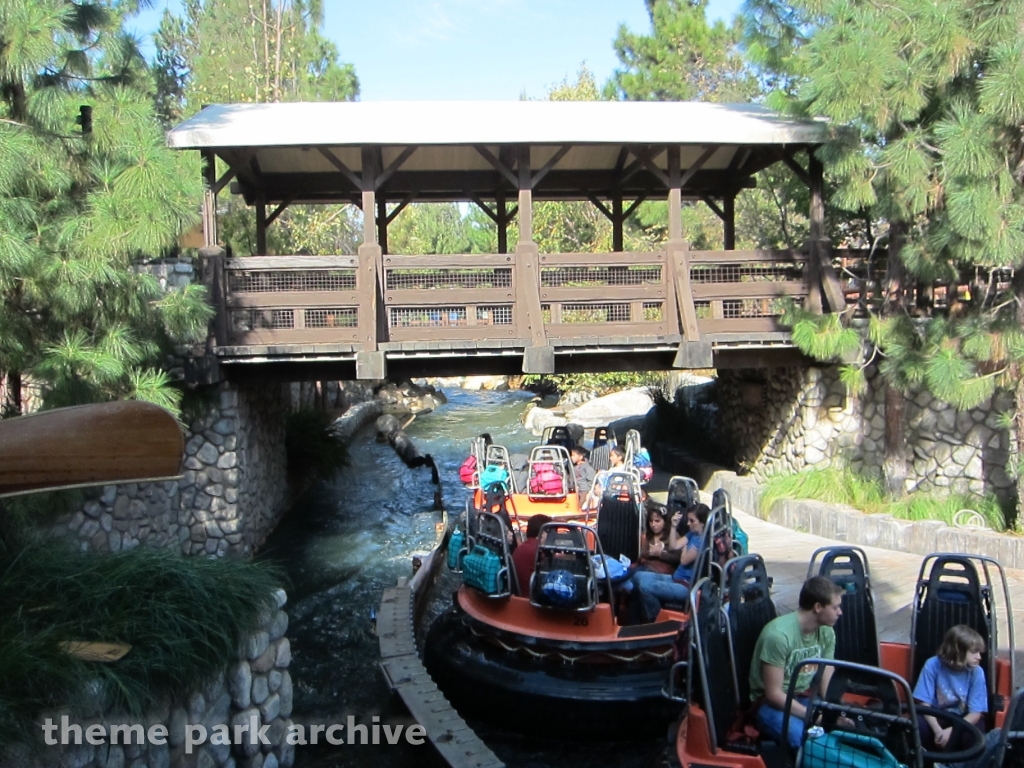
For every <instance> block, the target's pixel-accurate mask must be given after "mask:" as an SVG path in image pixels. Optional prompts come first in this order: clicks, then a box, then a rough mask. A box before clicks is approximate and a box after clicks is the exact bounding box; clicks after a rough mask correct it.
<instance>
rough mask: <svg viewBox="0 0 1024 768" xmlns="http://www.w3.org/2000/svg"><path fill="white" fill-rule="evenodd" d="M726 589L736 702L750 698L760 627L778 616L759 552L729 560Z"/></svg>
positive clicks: (762, 627) (743, 703)
mask: <svg viewBox="0 0 1024 768" xmlns="http://www.w3.org/2000/svg"><path fill="white" fill-rule="evenodd" d="M725 590H726V593H727V594H728V596H729V637H730V639H731V642H732V649H731V651H732V659H733V670H734V671H735V679H734V681H733V684H734V685H735V687H736V695H737V704H738V705H739V706H741V707H743V706H746V705H747V703H748V702H749V701H750V666H751V664H752V662H753V657H754V646H755V645H757V639H758V638H759V637H760V636H761V630H762V629H764V628H765V625H767V624H768V622H770V621H771V620H772V619H774V618H775V617H776V616H778V612H777V611H776V609H775V603H774V602H772V596H771V583H770V581H769V580H768V571H767V569H766V568H765V565H764V559H763V558H762V557H761V556H760V555H744V556H743V557H738V558H736V559H735V560H731V561H730V562H729V565H728V567H727V568H726V570H725Z"/></svg>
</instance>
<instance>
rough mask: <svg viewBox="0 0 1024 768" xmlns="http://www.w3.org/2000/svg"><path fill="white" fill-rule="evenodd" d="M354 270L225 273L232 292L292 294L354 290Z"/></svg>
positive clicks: (236, 271) (234, 271)
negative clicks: (295, 292) (297, 292)
mask: <svg viewBox="0 0 1024 768" xmlns="http://www.w3.org/2000/svg"><path fill="white" fill-rule="evenodd" d="M355 289H356V271H355V270H354V269H302V270H298V269H286V270H279V271H277V270H274V271H272V270H253V271H251V272H246V271H238V270H232V271H230V272H229V273H228V290H229V291H230V292H231V293H284V292H292V291H354V290H355Z"/></svg>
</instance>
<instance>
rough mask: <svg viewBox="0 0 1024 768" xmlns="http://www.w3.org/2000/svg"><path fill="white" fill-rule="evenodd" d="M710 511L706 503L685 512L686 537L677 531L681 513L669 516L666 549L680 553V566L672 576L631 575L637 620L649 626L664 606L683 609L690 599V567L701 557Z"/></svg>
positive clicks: (638, 572)
mask: <svg viewBox="0 0 1024 768" xmlns="http://www.w3.org/2000/svg"><path fill="white" fill-rule="evenodd" d="M710 514H711V510H710V509H708V506H707V504H696V505H694V506H692V507H690V509H688V510H687V511H686V527H687V531H686V535H685V536H682V535H680V532H679V527H680V523H682V520H683V513H682V512H676V513H675V514H674V515H672V525H671V528H670V530H669V537H668V549H669V551H677V550H678V551H679V566H678V567H677V568H676V569H675V572H674V573H672V575H671V576H670V575H668V574H665V573H658V572H656V571H654V570H638V571H637V572H636V573H634V574H633V579H632V581H633V591H634V595H635V597H634V603H633V606H634V611H639V612H640V614H641V615H640V617H639V620H640V621H641V622H642V623H645V624H649V623H651V622H654V621H657V620H658V612H659V611H661V606H662V605H664V604H666V603H667V604H675V605H679V606H683V605H685V604H686V600H687V598H688V597H689V596H690V584H691V583H692V582H693V566H694V564H695V563H696V562H697V555H699V554H700V543H701V539H702V538H703V536H704V525H705V524H706V523H707V521H708V515H710Z"/></svg>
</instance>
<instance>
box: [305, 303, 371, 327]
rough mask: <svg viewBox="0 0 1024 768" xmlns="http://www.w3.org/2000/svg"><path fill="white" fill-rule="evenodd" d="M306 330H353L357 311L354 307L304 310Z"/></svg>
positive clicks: (357, 316) (357, 315) (355, 324)
mask: <svg viewBox="0 0 1024 768" xmlns="http://www.w3.org/2000/svg"><path fill="white" fill-rule="evenodd" d="M305 321H306V327H307V328H355V327H356V326H357V325H359V310H358V309H356V308H355V307H332V308H317V309H307V310H305Z"/></svg>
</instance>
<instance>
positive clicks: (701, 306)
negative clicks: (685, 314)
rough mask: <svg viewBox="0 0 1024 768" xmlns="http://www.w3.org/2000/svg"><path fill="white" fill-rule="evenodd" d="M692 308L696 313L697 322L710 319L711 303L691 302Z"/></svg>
mask: <svg viewBox="0 0 1024 768" xmlns="http://www.w3.org/2000/svg"><path fill="white" fill-rule="evenodd" d="M693 308H694V310H695V311H696V314H697V319H698V320H710V319H711V302H710V301H695V302H693Z"/></svg>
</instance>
